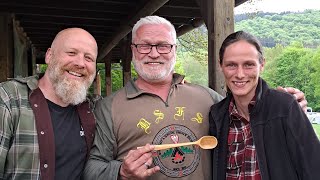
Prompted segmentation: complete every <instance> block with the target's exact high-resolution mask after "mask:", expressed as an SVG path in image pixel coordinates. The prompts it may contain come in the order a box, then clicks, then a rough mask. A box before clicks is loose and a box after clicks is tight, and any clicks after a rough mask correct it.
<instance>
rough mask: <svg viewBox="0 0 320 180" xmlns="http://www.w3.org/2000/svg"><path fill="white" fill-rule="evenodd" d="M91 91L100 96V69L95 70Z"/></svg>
mask: <svg viewBox="0 0 320 180" xmlns="http://www.w3.org/2000/svg"><path fill="white" fill-rule="evenodd" d="M93 91H94V94H95V95H99V96H101V76H100V71H98V72H97V74H96V78H95V79H94V81H93Z"/></svg>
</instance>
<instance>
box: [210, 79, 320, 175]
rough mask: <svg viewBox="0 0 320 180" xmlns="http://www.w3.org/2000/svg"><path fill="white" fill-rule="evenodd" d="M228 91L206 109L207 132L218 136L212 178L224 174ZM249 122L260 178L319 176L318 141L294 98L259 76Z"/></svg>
mask: <svg viewBox="0 0 320 180" xmlns="http://www.w3.org/2000/svg"><path fill="white" fill-rule="evenodd" d="M231 97H232V95H231V94H229V95H228V96H227V97H226V98H225V99H224V100H222V101H221V102H220V103H218V104H215V105H213V106H212V107H211V110H210V115H209V119H210V134H211V135H214V136H216V137H217V139H218V146H217V147H216V148H215V149H214V150H213V179H214V180H222V179H225V178H226V163H227V149H228V147H227V146H228V145H227V138H228V131H229V123H230V119H229V112H228V107H229V103H230V100H231ZM250 126H251V130H252V134H253V139H254V144H255V146H256V152H257V157H258V163H259V168H260V172H261V176H262V179H263V180H269V179H270V180H286V179H288V180H289V179H290V180H296V179H297V180H298V179H314V180H316V179H317V180H318V179H320V142H319V140H318V138H317V136H316V134H315V132H314V130H313V128H312V125H311V123H310V122H309V120H308V118H307V116H306V115H305V113H304V112H303V110H302V109H301V108H300V106H299V104H298V103H297V101H296V100H295V98H294V97H293V96H291V95H289V94H287V93H284V92H280V91H277V90H273V89H270V88H269V87H268V86H267V84H266V82H265V81H263V80H262V79H260V80H259V84H258V86H257V89H256V104H255V106H254V108H253V109H252V111H251V112H250Z"/></svg>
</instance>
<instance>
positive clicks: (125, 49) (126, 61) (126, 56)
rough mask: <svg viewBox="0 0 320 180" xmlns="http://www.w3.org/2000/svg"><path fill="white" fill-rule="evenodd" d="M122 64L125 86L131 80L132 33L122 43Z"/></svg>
mask: <svg viewBox="0 0 320 180" xmlns="http://www.w3.org/2000/svg"><path fill="white" fill-rule="evenodd" d="M121 56H122V57H121V65H122V77H123V86H124V85H125V84H127V82H128V81H130V80H131V60H132V53H131V34H130V35H127V36H126V37H125V38H124V39H123V41H122V43H121Z"/></svg>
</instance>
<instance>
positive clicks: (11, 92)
mask: <svg viewBox="0 0 320 180" xmlns="http://www.w3.org/2000/svg"><path fill="white" fill-rule="evenodd" d="M30 92H31V93H30ZM44 103H46V100H45V98H44V96H43V94H42V93H41V91H40V89H39V88H38V77H37V76H33V77H28V78H19V79H17V80H12V81H7V82H3V83H0V179H14V180H20V179H21V180H37V179H44V180H52V179H54V173H55V145H54V135H53V128H52V125H51V118H50V113H49V110H48V107H47V105H45V104H44ZM77 109H78V113H79V116H80V120H81V125H82V126H83V128H84V131H85V137H86V142H87V150H88V152H89V151H90V148H91V145H92V141H93V138H94V130H95V121H94V117H93V113H91V110H90V109H89V106H88V103H83V104H81V105H79V106H77ZM39 149H40V151H39Z"/></svg>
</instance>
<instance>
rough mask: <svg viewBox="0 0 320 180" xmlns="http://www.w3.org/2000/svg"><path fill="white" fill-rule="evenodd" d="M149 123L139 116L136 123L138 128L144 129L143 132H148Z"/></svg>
mask: <svg viewBox="0 0 320 180" xmlns="http://www.w3.org/2000/svg"><path fill="white" fill-rule="evenodd" d="M150 125H151V123H149V122H148V121H147V120H145V119H143V118H141V119H140V121H139V122H138V124H137V127H138V128H141V129H144V132H146V133H147V134H150V133H151V131H150V130H149V128H150Z"/></svg>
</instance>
